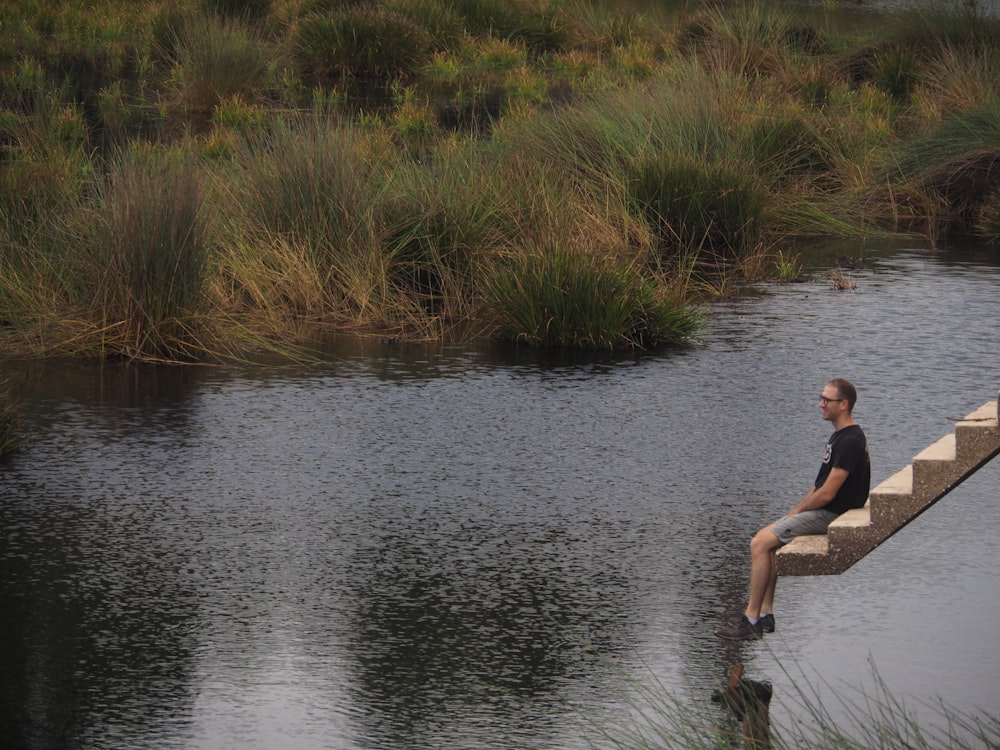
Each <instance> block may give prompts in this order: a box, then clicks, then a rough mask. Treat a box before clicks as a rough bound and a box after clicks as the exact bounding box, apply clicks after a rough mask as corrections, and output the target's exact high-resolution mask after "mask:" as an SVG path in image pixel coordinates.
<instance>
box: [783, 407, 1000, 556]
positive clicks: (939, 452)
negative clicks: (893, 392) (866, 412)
mask: <svg viewBox="0 0 1000 750" xmlns="http://www.w3.org/2000/svg"><path fill="white" fill-rule="evenodd" d="M998 414H1000V392H998V394H997V401H992V402H988V403H986V404H983V405H982V406H981V407H979V409H977V410H976V411H974V412H972V413H971V414H969V415H968V416H966V417H965V418H964V419H961V420H958V421H957V422H956V425H955V432H954V433H952V434H949V435H945V436H944V437H943V438H941V439H940V440H938V441H937V442H936V443H934V444H933V445H930V446H928V447H927V448H925V449H924V450H922V451H920V453H918V454H917V455H916V456H915V457H914V458H913V463H912V464H910V465H908V466H905V467H903V468H902V469H901V470H899V471H898V472H896V473H895V474H893V475H892V476H891V477H889V478H888V479H886V480H885V481H883V482H882V483H881V484H879V485H878V486H876V487H875V488H874V489H872V490H871V492H870V493H869V495H868V502H867V503H866V504H865V507H863V508H858V509H856V510H850V511H848V512H847V513H844V514H843V515H842V516H840V518H838V519H837V520H835V521H834V522H833V523H832V524H830V527H829V529H828V530H827V533H826V534H823V535H817V536H805V537H800V538H798V539H795V540H794V541H792V543H791V544H786V545H785V546H784V547H782V548H781V549H779V550H778V553H777V556H776V561H777V566H778V574H779V575H835V574H838V573H843V572H844V571H845V570H847V569H848V568H849V567H850V566H852V565H853V564H854V563H856V562H857V561H858V560H860V559H861V558H862V557H864V556H865V555H867V554H868V553H869V552H871V551H872V550H873V549H875V548H876V547H877V546H878V545H880V544H881V543H882V542H884V541H885V540H886V539H888V538H889V537H890V536H892V535H893V534H895V533H896V532H897V531H899V530H900V529H901V528H902V527H903V526H905V525H906V524H908V523H909V522H910V521H912V520H913V519H914V518H916V517H917V516H918V515H920V514H921V513H923V512H924V511H925V510H926V509H927V508H929V507H930V506H931V505H933V504H934V503H936V502H937V501H938V500H940V499H941V498H942V497H944V496H945V495H946V494H947V493H948V492H950V491H951V490H952V489H954V488H955V487H956V486H957V485H959V484H960V483H961V482H962V481H964V480H965V479H966V478H967V477H968V476H969V475H971V474H973V473H974V472H975V471H977V470H978V469H979V468H980V467H981V466H982V465H983V464H985V463H986V462H988V461H989V460H990V459H992V458H993V457H994V456H996V455H997V454H1000V422H998Z"/></svg>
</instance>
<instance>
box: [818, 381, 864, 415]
mask: <svg viewBox="0 0 1000 750" xmlns="http://www.w3.org/2000/svg"><path fill="white" fill-rule="evenodd" d="M857 402H858V390H857V388H855V387H854V384H853V383H852V382H851V381H850V380H844V378H834V379H833V380H831V381H830V382H829V383H827V384H826V386H825V387H824V388H823V395H822V396H821V397H820V400H819V405H820V407H821V408H822V409H823V419H828V420H830V421H832V422H836V421H837V418H838V417H840V416H843V415H844V414H845V413H846V414H847V416H848V417H849V416H850V415H851V412H853V411H854V404H856V403H857Z"/></svg>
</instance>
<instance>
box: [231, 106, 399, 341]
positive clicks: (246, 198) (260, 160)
mask: <svg viewBox="0 0 1000 750" xmlns="http://www.w3.org/2000/svg"><path fill="white" fill-rule="evenodd" d="M395 158H396V157H395V154H394V153H393V152H392V151H390V150H389V149H387V148H386V147H384V146H382V145H380V142H379V141H378V140H377V139H375V138H368V137H366V136H365V135H364V134H363V133H362V132H361V131H360V130H359V129H357V128H356V127H353V126H350V125H347V124H344V123H342V122H339V121H338V120H336V119H335V118H330V117H328V116H325V115H323V114H322V113H319V112H317V113H313V114H304V115H301V116H295V117H288V118H282V119H280V120H278V121H276V122H275V123H274V124H273V126H272V127H271V128H270V129H269V130H268V131H259V132H254V133H249V134H247V135H246V137H245V138H244V139H242V140H241V141H240V142H239V143H238V144H237V145H236V147H235V148H234V152H233V167H232V168H231V169H229V168H227V169H223V170H221V171H220V172H219V173H218V175H217V179H216V180H215V182H214V189H213V196H214V200H217V201H220V202H223V203H225V204H227V205H229V206H232V207H233V210H232V211H231V212H230V213H229V214H228V216H226V217H225V220H224V222H223V223H224V227H225V234H226V237H227V238H228V239H227V241H226V243H225V245H224V247H223V249H222V251H221V255H220V258H219V263H218V274H219V277H220V278H219V282H220V283H219V284H217V285H216V287H215V289H216V292H215V293H216V295H217V297H218V299H219V304H220V305H221V306H222V308H223V309H226V310H229V311H232V312H234V313H237V314H239V315H241V316H246V315H250V316H253V315H255V314H257V313H258V312H260V313H263V314H264V318H266V319H268V320H271V321H277V320H280V319H286V320H299V321H301V320H304V319H305V320H311V321H314V322H318V321H320V320H324V319H325V320H327V321H328V322H336V323H337V324H338V325H344V326H349V327H357V326H365V325H368V324H371V323H373V322H376V321H381V320H382V319H383V318H384V317H385V316H386V314H387V313H386V306H387V305H388V304H389V303H390V299H389V293H388V290H387V287H386V282H385V275H386V274H385V265H386V262H385V259H384V257H383V253H382V250H381V241H380V237H379V234H378V230H377V226H376V223H375V220H374V210H375V206H376V204H377V201H378V194H379V192H380V191H381V190H382V188H383V186H384V184H385V183H386V181H387V180H388V179H389V177H388V176H389V174H390V173H391V171H392V169H393V164H394V163H395Z"/></svg>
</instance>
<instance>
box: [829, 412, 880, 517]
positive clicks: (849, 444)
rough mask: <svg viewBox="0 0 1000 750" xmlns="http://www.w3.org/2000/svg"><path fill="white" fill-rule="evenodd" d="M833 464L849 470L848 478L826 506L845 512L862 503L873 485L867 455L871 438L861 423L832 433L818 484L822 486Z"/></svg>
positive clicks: (836, 511) (835, 510) (837, 511)
mask: <svg viewBox="0 0 1000 750" xmlns="http://www.w3.org/2000/svg"><path fill="white" fill-rule="evenodd" d="M834 466H836V467H837V468H839V469H843V470H844V471H846V472H847V479H845V480H844V483H843V484H842V485H840V489H839V490H837V494H836V496H835V497H834V498H833V500H831V501H830V502H828V503H827V504H826V505H825V506H824V510H832V511H833V512H834V513H843V512H844V511H845V510H850V509H851V508H861V507H863V506H864V504H865V501H866V500H867V499H868V490H869V489H870V487H871V479H872V466H871V460H870V459H869V457H868V440H867V438H865V433H864V431H863V430H862V429H861V426H860V425H856V424H852V425H849V426H847V427H844V428H843V429H840V430H837V431H836V432H835V433H833V434H832V435H831V436H830V441H829V442H828V443H827V444H826V454H825V455H824V456H823V465H822V466H820V469H819V473H818V474H817V475H816V482H815V485H816V487H822V486H823V482H825V481H826V478H827V477H828V476H830V470H831V469H832V468H833V467H834Z"/></svg>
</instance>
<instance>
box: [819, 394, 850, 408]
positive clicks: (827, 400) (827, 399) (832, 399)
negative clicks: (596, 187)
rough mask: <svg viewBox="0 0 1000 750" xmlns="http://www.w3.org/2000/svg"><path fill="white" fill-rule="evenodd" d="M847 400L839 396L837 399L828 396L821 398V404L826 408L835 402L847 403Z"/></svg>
mask: <svg viewBox="0 0 1000 750" xmlns="http://www.w3.org/2000/svg"><path fill="white" fill-rule="evenodd" d="M846 400H847V399H845V398H843V397H842V396H838V397H837V398H827V397H826V396H820V397H819V402H820V404H821V405H822V406H826V405H827V404H830V403H833V402H834V401H846Z"/></svg>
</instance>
